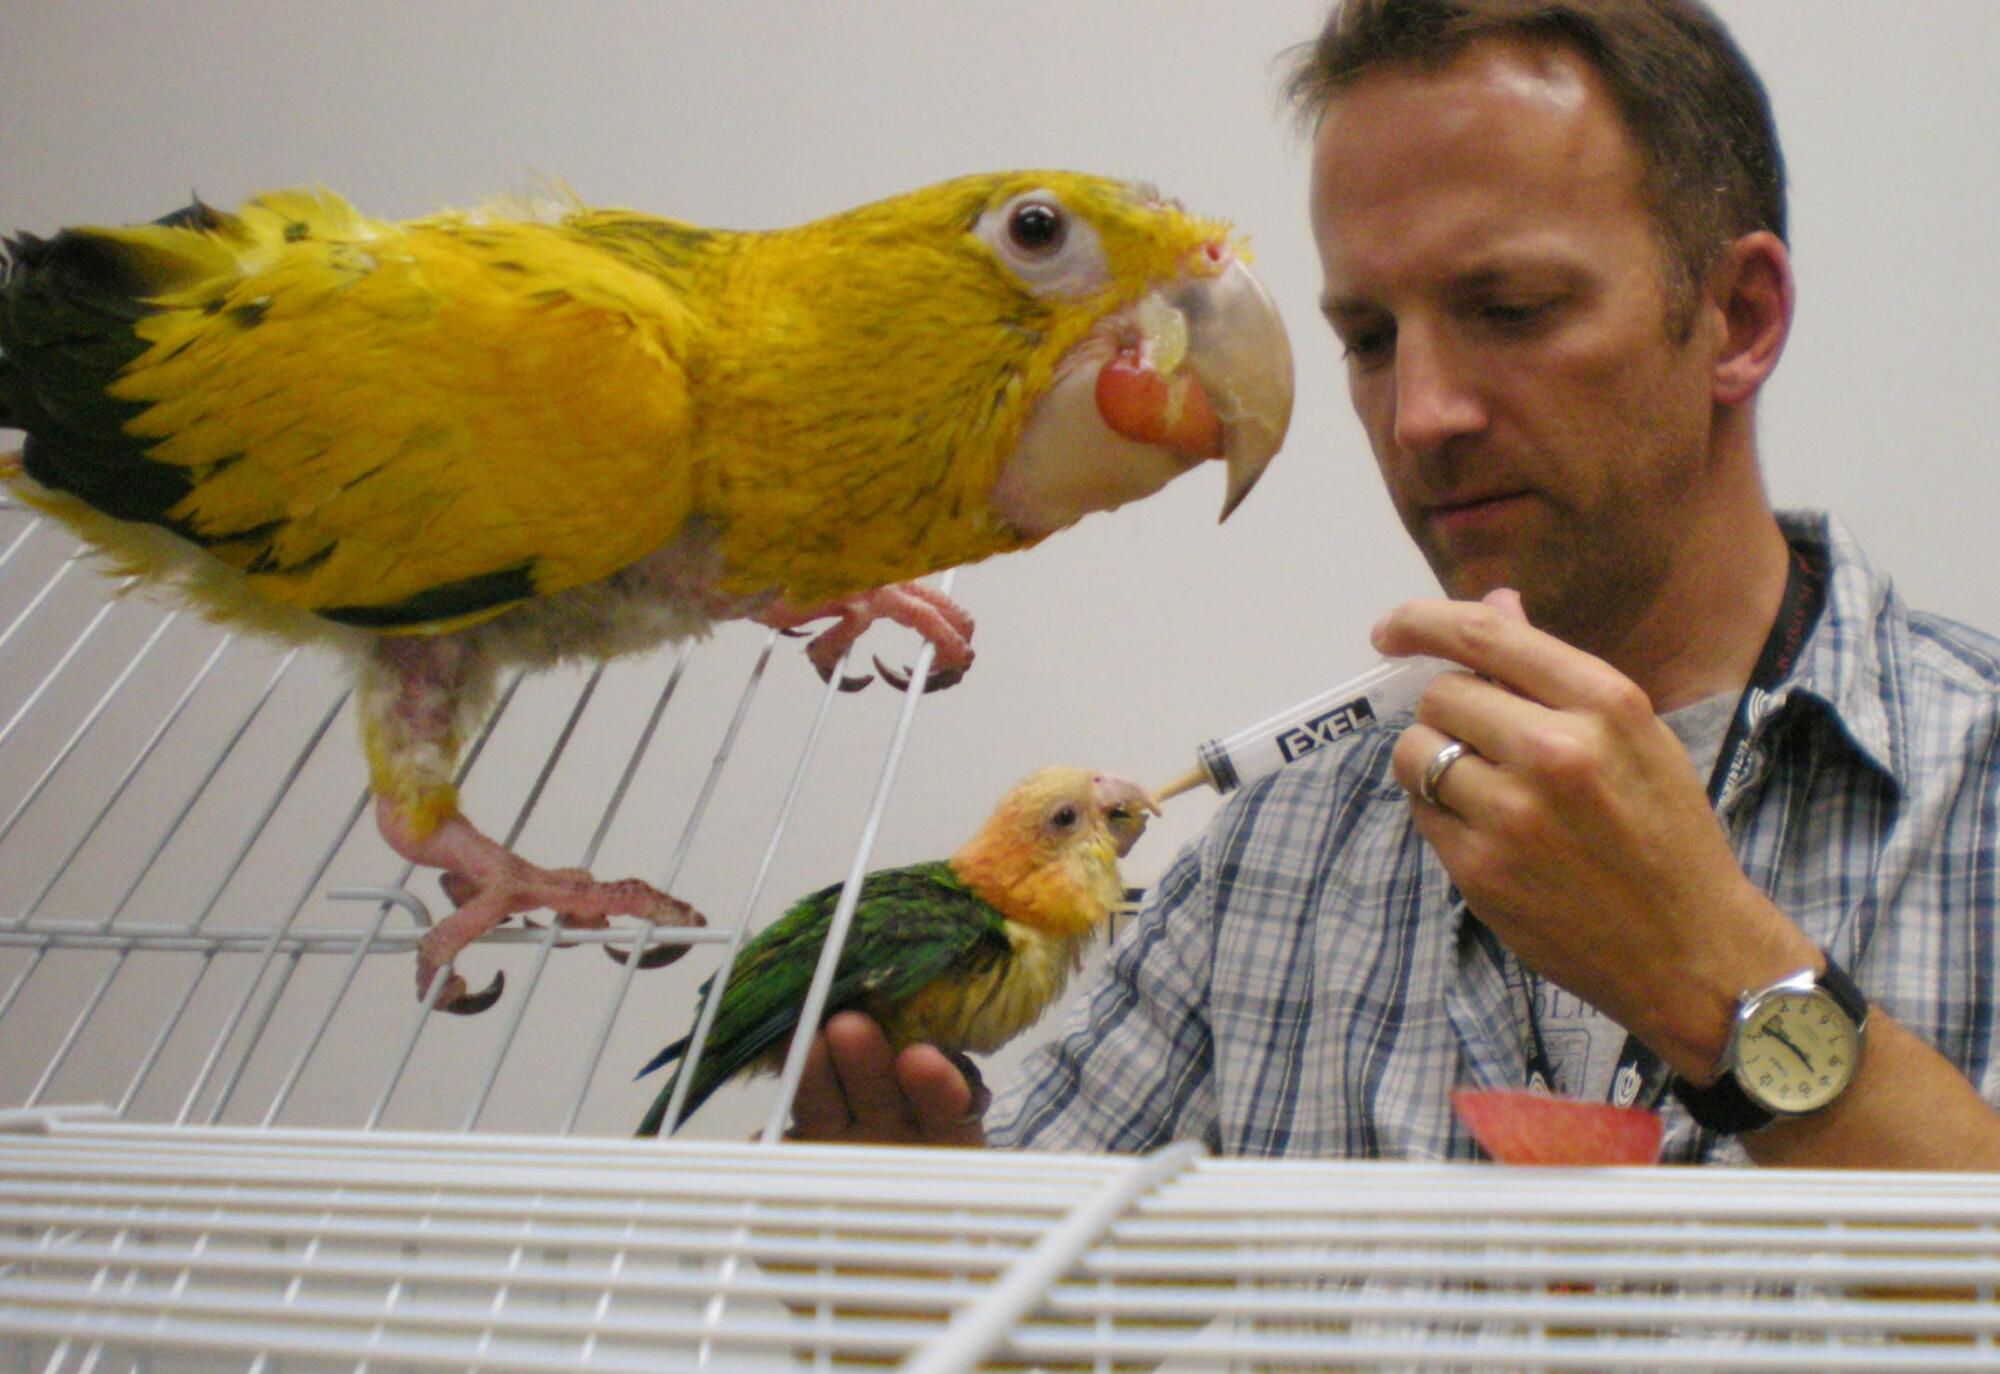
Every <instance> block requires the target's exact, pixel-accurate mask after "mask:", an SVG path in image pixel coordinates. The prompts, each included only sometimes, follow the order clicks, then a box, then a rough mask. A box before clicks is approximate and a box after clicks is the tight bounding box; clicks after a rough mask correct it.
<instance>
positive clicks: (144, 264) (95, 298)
mask: <svg viewBox="0 0 2000 1374" xmlns="http://www.w3.org/2000/svg"><path fill="white" fill-rule="evenodd" d="M190 270H191V269H190V265H189V262H188V260H187V259H185V258H178V257H176V256H175V255H172V254H168V253H161V252H153V251H146V250H144V249H142V248H140V247H137V246H134V245H130V244H128V243H126V242H125V241H122V240H119V239H115V238H112V237H110V236H108V235H105V234H102V233H98V232H95V231H92V230H88V229H65V230H63V231H62V232H61V233H59V234H57V235H56V236H55V237H54V238H51V239H44V238H38V237H36V236H35V235H32V234H18V235H15V236H14V237H12V238H10V239H7V240H6V242H5V245H4V254H3V255H0V423H5V424H7V425H9V426H10V427H12V428H15V429H21V430H25V431H27V435H28V440H27V443H26V444H25V445H23V447H22V451H21V464H22V467H23V469H24V470H25V471H26V472H27V474H28V476H30V477H32V478H33V479H34V480H35V481H37V482H39V483H40V484H41V485H43V486H45V487H48V488H50V489H51V490H55V491H65V492H69V493H70V494H72V495H74V496H76V497H78V498H79V499H81V500H83V501H85V502H87V503H89V504H90V505H92V506H94V507H96V508H97V509H98V510H101V511H103V512H104V513H105V514H107V515H111V516H115V517H117V518H118V519H121V520H138V521H146V522H149V523H152V524H159V525H165V526H167V527H168V528H170V529H176V531H177V532H180V531H179V530H178V527H177V526H176V524H175V522H174V521H173V520H172V519H171V518H169V517H168V516H167V514H166V512H168V511H169V510H171V509H172V508H173V507H174V506H176V505H177V504H179V502H180V501H181V500H182V499H183V498H184V497H186V495H187V493H188V490H189V483H188V479H187V475H186V474H185V473H183V472H181V471H179V470H178V469H175V468H171V467H167V466H165V465H162V464H159V463H154V462H151V461H150V460H148V459H147V457H146V451H145V447H144V446H143V445H142V444H141V443H140V442H138V441H137V440H134V439H132V438H130V437H129V436H128V435H127V434H126V433H125V425H126V423H127V422H128V421H129V420H131V419H132V418H133V417H135V416H136V415H138V414H139V413H140V412H141V410H142V409H143V407H141V406H139V405H137V404H135V403H133V402H129V401H122V400H119V399H117V398H115V397H112V396H108V395H106V394H105V388H106V387H108V386H110V385H111V383H112V382H113V381H114V380H116V378H117V377H118V375H119V373H121V372H122V371H123V370H124V369H125V368H126V366H127V365H129V364H130V363H131V362H132V360H133V359H135V358H137V357H138V356H139V355H140V354H142V353H144V352H145V351H146V349H147V347H148V345H147V343H146V342H145V340H143V339H141V338H139V337H138V335H137V334H135V333H134V332H133V325H134V324H135V323H136V322H137V321H138V320H140V319H143V318H144V317H145V316H146V315H147V314H149V313H151V310H152V307H151V306H150V305H148V304H147V303H146V298H147V297H149V296H152V295H156V294H158V293H159V292H161V291H163V290H168V289H171V288H172V287H173V286H174V285H175V284H177V283H179V282H184V281H185V280H186V278H187V274H188V272H189V271H190Z"/></svg>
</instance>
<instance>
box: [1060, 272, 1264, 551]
mask: <svg viewBox="0 0 2000 1374" xmlns="http://www.w3.org/2000/svg"><path fill="white" fill-rule="evenodd" d="M1201 255H1202V257H1203V258H1204V259H1205V260H1206V261H1205V262H1199V263H1197V265H1196V269H1195V270H1194V271H1193V272H1191V273H1189V274H1188V275H1187V276H1184V277H1182V278H1180V279H1179V280H1177V281H1176V282H1174V283H1172V284H1170V285H1167V286H1162V287H1160V288H1159V289H1158V290H1156V291H1154V292H1152V293H1151V294H1149V295H1147V296H1146V297H1145V298H1144V299H1142V300H1141V301H1140V302H1139V304H1138V307H1137V309H1136V311H1135V312H1134V318H1135V321H1136V325H1137V332H1138V338H1137V340H1136V341H1135V342H1134V343H1133V344H1132V345H1131V346H1129V347H1127V348H1125V349H1123V350H1122V351H1121V352H1120V353H1119V355H1118V356H1117V357H1115V358H1113V359H1112V360H1111V361H1110V362H1108V363H1106V364H1105V365H1104V366H1103V368H1102V369H1100V370H1099V372H1098V375H1097V408H1098V411H1099V413H1100V414H1102V415H1103V417H1104V421H1105V423H1106V424H1107V425H1109V426H1110V427H1111V428H1112V429H1113V430H1116V431H1117V432H1118V433H1120V434H1122V435H1124V436H1125V437H1126V438H1128V439H1134V440H1138V441H1139V442H1141V443H1149V444H1159V445H1161V446H1163V447H1166V448H1169V449H1173V450H1174V451H1176V452H1179V453H1182V454H1185V455H1186V456H1187V457H1189V458H1191V459H1196V460H1200V459H1206V458H1220V459H1222V460H1223V463H1224V464H1225V465H1226V466H1227V468H1228V470H1229V484H1228V489H1227V490H1226V491H1225V492H1224V494H1223V500H1222V519H1224V520H1227V519H1228V518H1229V513H1230V512H1231V511H1233V510H1235V509H1236V507H1237V506H1238V505H1240V504H1241V503H1242V501H1243V498H1244V497H1245V496H1248V495H1249V494H1250V489H1251V488H1252V487H1254V486H1256V485H1257V479H1258V478H1259V477H1261V476H1263V474H1264V469H1265V468H1266V467H1268V466H1269V465H1270V462H1271V459H1272V457H1273V456H1275V455H1276V453H1277V452H1278V448H1279V446H1280V445H1281V444H1282V443H1284V439H1285V430H1286V428H1287V427H1288V426H1289V425H1290V424H1291V419H1292V347H1291V341H1290V339H1289V338H1287V336H1286V334H1285V325H1284V321H1283V320H1282V319H1280V318H1279V316H1278V309H1277V307H1276V306H1275V305H1274V304H1272V301H1271V297H1270V293H1268V292H1267V291H1265V290H1264V284H1263V283H1262V282H1260V281H1258V280H1257V277H1256V275H1255V274H1254V273H1252V272H1251V271H1250V269H1249V267H1248V266H1246V265H1245V264H1244V262H1243V260H1242V259H1241V258H1240V257H1239V256H1237V254H1236V252H1235V250H1234V249H1233V248H1232V247H1231V246H1230V245H1229V244H1228V243H1226V242H1224V241H1222V240H1216V241H1214V242H1212V243H1210V244H1208V245H1207V246H1206V247H1204V248H1203V249H1202V250H1201ZM1218 264H1219V265H1220V266H1219V268H1218V266H1217V265H1218Z"/></svg>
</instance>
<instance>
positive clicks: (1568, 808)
mask: <svg viewBox="0 0 2000 1374" xmlns="http://www.w3.org/2000/svg"><path fill="white" fill-rule="evenodd" d="M1375 647H1376V648H1378V649H1380V650H1381V651H1382V652H1383V653H1386V654H1416V653H1421V654H1434V655H1437V656H1438V657H1441V658H1447V659H1451V660H1454V661H1455V662H1458V663H1460V664H1463V665H1464V666H1465V667H1467V668H1469V669H1471V672H1467V673H1446V674H1444V675H1443V676H1441V677H1439V678H1437V679H1436V680H1435V681H1434V682H1432V683H1431V684H1430V686H1429V687H1428V688H1427V689H1426V690H1425V692H1424V695H1423V698H1422V699H1421V701H1420V702H1419V703H1418V707H1417V713H1416V714H1417V723H1416V724H1414V725H1412V726H1411V727H1410V728H1409V729H1408V730H1407V731H1405V732H1404V734H1403V737H1402V739H1401V740H1400V741H1399V742H1398V743H1397V745H1396V751H1395V755H1394V762H1393V767H1394V769H1395V772H1396V777H1397V779H1398V780H1399V781H1400V782H1401V783H1402V784H1403V786H1404V787H1406V788H1408V789H1409V791H1410V792H1411V794H1412V796H1413V797H1415V796H1417V795H1418V791H1419V786H1420V784H1421V781H1422V778H1423V774H1424V771H1425V769H1426V767H1427V766H1428V765H1429V764H1430V761H1431V760H1432V759H1433V758H1434V757H1436V755H1437V753H1438V750H1440V749H1441V748H1443V747H1444V746H1445V745H1446V744H1447V743H1449V742H1450V741H1451V740H1453V739H1457V740H1461V741H1463V742H1464V744H1465V746H1466V749H1467V750H1468V752H1467V753H1466V754H1465V755H1464V756H1463V757H1461V758H1460V759H1459V760H1458V761H1457V762H1456V763H1454V764H1452V765H1451V767H1450V768H1449V770H1448V771H1447V772H1446V773H1445V774H1444V775H1443V777H1442V778H1441V779H1440V780H1438V782H1437V787H1436V796H1437V804H1436V805H1429V804H1426V803H1424V802H1422V801H1414V802H1413V805H1414V806H1415V808H1416V813H1415V820H1416V826H1417V829H1418V831H1419V833H1421V834H1422V835H1423V837H1424V838H1425V839H1426V840H1427V841H1428V842H1429V843H1430V844H1431V846H1432V848H1433V849H1435V850H1436V851H1437V854H1438V857H1439V858H1440V859H1441V860H1442V861H1443V863H1444V866H1445V868H1446V869H1447V870H1448V871H1449V872H1450V873H1451V876H1452V878H1453V880H1454V881H1456V882H1457V884H1458V888H1459V891H1460V892H1461V893H1463V894H1464V896H1465V898H1466V900H1467V901H1468V902H1469V903H1470V905H1471V907H1472V910H1473V911H1474V912H1475V913H1476V914H1477V915H1478V917H1479V919H1480V920H1481V921H1483V922H1484V923H1485V924H1486V925H1487V926H1488V927H1489V928H1490V929H1491V930H1492V931H1493V933H1494V934H1495V935H1497V936H1498V937H1499V938H1500V939H1501V941H1502V942H1503V943H1505V944H1506V945H1507V946H1508V947H1509V948H1510V949H1512V950H1513V951H1514V952H1515V954H1517V955H1518V956H1519V957H1520V959H1521V961H1522V962H1523V963H1525V964H1526V965H1527V966H1528V967H1529V968H1531V969H1533V970H1535V971H1536V972H1537V973H1539V974H1540V975H1542V976H1543V977H1545V978H1547V979H1549V980H1550V981H1552V982H1554V983H1556V984H1558V985H1560V986H1562V987H1564V988H1567V989H1568V990H1569V991H1571V992H1573V993H1575V994H1576V995H1577V996H1579V997H1581V998H1583V999H1584V1000H1585V1001H1587V1002H1589V1003H1591V1004H1592V1005H1593V1006H1595V1007H1597V1008H1598V1009H1599V1010H1601V1011H1603V1012H1605V1013H1606V1014H1607V1015H1609V1016H1610V1017H1611V1018H1612V1019H1613V1020H1615V1021H1617V1022H1619V1023H1620V1024H1621V1025H1624V1026H1625V1027H1627V1028H1628V1029H1630V1030H1632V1031H1633V1032H1635V1033H1636V1034H1637V1035H1638V1036H1639V1037H1640V1039H1642V1040H1644V1041H1646V1043H1648V1044H1649V1045H1651V1046H1652V1047H1653V1048H1654V1049H1655V1050H1657V1051H1658V1052H1659V1053H1660V1054H1661V1055H1662V1056H1663V1057H1664V1058H1666V1059H1667V1060H1668V1061H1669V1062H1671V1063H1672V1064H1673V1065H1674V1067H1675V1068H1676V1069H1678V1070H1680V1071H1681V1072H1683V1073H1686V1074H1689V1075H1690V1076H1692V1077H1694V1078H1696V1079H1697V1080H1699V1079H1702V1078H1705V1077H1706V1076H1707V1075H1708V1074H1709V1073H1710V1072H1711V1071H1712V1070H1713V1066H1714V1063H1715V1060H1716V1057H1717V1055H1718V1054H1719V1053H1720V1051H1721V1049H1722V1043H1723V1037H1724V1035H1725V1034H1726V1032H1727V1028H1728V1025H1729V1019H1730V1015H1731V1013H1732V1011H1733V1009H1734V1007H1735V1003H1736V998H1737V996H1738V994H1739V993H1740V992H1741V991H1742V990H1743V989H1744V988H1746V987H1758V986H1761V985H1762V984H1764V983H1766V982H1769V981H1771V980H1772V979H1774V978H1778V977H1782V976H1783V975H1784V974H1786V973H1790V972H1793V971H1796V970H1797V969H1800V968H1804V967H1809V966H1813V965H1815V964H1816V963H1817V961H1818V951H1817V950H1816V949H1815V948H1814V946H1813V945H1812V943H1811V941H1810V940H1808V939H1807V938H1806V936H1805V934H1804V933H1803V932H1802V931H1800V930H1799V929H1798V928H1797V927H1796V926H1794V925H1793V924H1792V923H1791V922H1790V921H1789V920H1787V919H1786V918H1785V917H1784V916H1783V915H1782V914H1781V913H1780V912H1779V911H1778V910H1777V908H1776V907H1774V906H1772V905H1771V903H1770V902H1769V901H1768V900H1767V899H1766V898H1765V897H1764V896H1763V894H1762V893H1760V892H1758V891H1757V890H1756V888H1755V887H1754V885H1753V884H1751V882H1750V881H1749V879H1748V878H1746V877H1745V876H1744V875H1743V871H1742V869H1741V867H1740V866H1739V865H1738V864H1737V861H1736V857H1735V855H1734V854H1733V853H1732V852H1731V851H1730V848H1729V843H1728V839H1727V837H1726V836H1725V835H1724V833H1723V830H1722V827H1721V826H1720V825H1719V824H1718V823H1717V821H1716V818H1715V814H1714V812H1713V811H1712V809H1711V808H1710V806H1709V802H1708V798H1707V796H1706V794H1705V791H1704V788H1703V786H1702V780H1701V779H1700V778H1698V777H1696V776H1695V772H1694V769H1693V768H1692V767H1691V766H1690V765H1689V763H1688V757H1687V752H1686V750H1685V749H1684V748H1683V747H1682V746H1681V744H1680V741H1679V740H1677V739H1676V738H1675V737H1674V734H1673V732H1672V730H1670V729H1669V728H1668V727H1667V726H1666V725H1665V724H1664V723H1662V722H1661V721H1660V719H1659V718H1658V717H1657V716H1656V715H1654V713H1653V707H1652V703H1651V701H1649V700H1648V699H1647V697H1646V694H1645V693H1644V692H1643V691H1641V690H1640V688H1639V687H1638V686H1637V684H1635V683H1633V682H1632V681H1631V680H1630V679H1629V678H1627V677H1625V676H1624V675H1623V674H1622V673H1620V672H1618V671H1617V670H1616V669H1614V668H1613V667H1612V666H1611V665H1610V664H1608V663H1605V662H1604V661H1602V660H1601V659H1597V658H1594V657H1592V656H1591V655H1589V654H1586V653H1584V652H1582V651H1581V650H1578V649H1575V648H1572V647H1571V646H1569V645H1567V644H1564V643H1563V642H1562V641H1560V640H1558V639H1556V638H1555V637H1553V636H1551V635H1548V634H1544V633H1543V632H1541V631H1539V630H1537V629H1535V628H1534V627H1532V626H1531V625H1529V624H1528V623H1527V619H1526V617H1525V616H1524V615H1523V614H1522V613H1521V609H1520V601H1519V598H1518V597H1517V596H1515V594H1514V593H1512V592H1510V591H1504V590H1503V591H1499V592H1495V593H1492V594H1491V595H1489V596H1488V598H1487V599H1486V601H1485V602H1484V603H1477V602H1464V601H1416V602H1410V603H1407V604H1405V605H1402V606H1399V607H1397V608H1396V609H1395V610H1393V611H1391V612H1390V613H1389V615H1388V616H1387V617H1386V618H1384V620H1383V621H1382V623H1381V624H1380V625H1378V626H1377V627H1376V632H1375Z"/></svg>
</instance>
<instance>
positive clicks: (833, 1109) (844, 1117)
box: [792, 1023, 873, 1140]
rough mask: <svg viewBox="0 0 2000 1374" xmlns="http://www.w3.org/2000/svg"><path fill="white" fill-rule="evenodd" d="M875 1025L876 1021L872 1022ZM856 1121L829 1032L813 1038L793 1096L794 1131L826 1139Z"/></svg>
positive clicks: (793, 1132) (794, 1132)
mask: <svg viewBox="0 0 2000 1374" xmlns="http://www.w3.org/2000/svg"><path fill="white" fill-rule="evenodd" d="M870 1024H873V1023H870ZM853 1124H854V1117H853V1114H852V1113H851V1112H849V1111H848V1110H847V1094H846V1093H845V1092H843V1091H842V1090H841V1086H840V1077H839V1075H838V1074H836V1073H835V1072H834V1068H833V1057H832V1055H831V1053H830V1052H829V1051H828V1048H827V1042H826V1032H825V1031H821V1032H820V1033H819V1034H818V1035H815V1036H814V1037H813V1042H812V1048H811V1049H809V1050H807V1051H806V1066H805V1070H804V1072H803V1073H801V1074H800V1076H799V1090H798V1092H797V1093H796V1094H795V1095H794V1096H793V1098H792V1134H794V1135H797V1136H801V1137H803V1138H805V1139H807V1140H825V1139H828V1138H830V1137H833V1136H837V1135H839V1134H840V1133H841V1132H843V1131H845V1130H846V1129H847V1128H848V1127H849V1126H851V1125H853Z"/></svg>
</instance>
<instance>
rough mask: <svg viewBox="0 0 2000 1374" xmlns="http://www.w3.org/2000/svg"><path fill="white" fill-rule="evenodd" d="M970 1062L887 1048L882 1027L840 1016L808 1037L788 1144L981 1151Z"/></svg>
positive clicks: (929, 1048)
mask: <svg viewBox="0 0 2000 1374" xmlns="http://www.w3.org/2000/svg"><path fill="white" fill-rule="evenodd" d="M970 1068H971V1065H970V1062H969V1061H965V1062H963V1063H955V1062H953V1060H952V1059H951V1058H950V1057H949V1056H947V1055H946V1054H945V1053H944V1052H943V1051H942V1050H940V1049H938V1048H937V1047H936V1046H934V1045H911V1046H909V1047H908V1048H906V1049H905V1050H903V1052H902V1053H901V1054H894V1053H892V1052H891V1051H890V1049H889V1042H888V1040H887V1039H885V1038H884V1037H883V1034H882V1028H881V1027H880V1026H877V1025H876V1024H875V1022H874V1021H872V1020H870V1019H869V1018H868V1017H866V1016H863V1015H862V1014H861V1013H860V1012H855V1011H844V1012H841V1013H840V1014H839V1015H838V1016H835V1017H833V1018H832V1019H831V1020H829V1021H828V1022H827V1023H826V1025H825V1026H824V1027H823V1028H822V1029H821V1030H820V1033H819V1034H818V1035H817V1036H815V1037H814V1038H813V1046H812V1050H811V1051H810V1052H809V1053H808V1054H807V1055H806V1065H805V1072H804V1074H803V1076H802V1077H801V1078H800V1079H799V1091H798V1095H797V1096H796V1097H795V1098H794V1099H793V1101H792V1129H791V1130H790V1131H788V1132H787V1133H786V1138H787V1139H790V1140H810V1141H816V1142H820V1143H823V1144H850V1145H861V1144H867V1145H970V1146H977V1145H984V1144H985V1143H986V1136H985V1131H984V1129H983V1128H982V1126H981V1124H980V1123H981V1118H983V1117H984V1116H985V1114H986V1107H987V1104H988V1101H989V1096H990V1095H989V1094H988V1093H987V1091H986V1088H985V1086H984V1085H983V1084H981V1083H980V1082H979V1081H978V1075H977V1073H976V1071H975V1072H973V1073H972V1074H971V1076H970V1077H968V1074H967V1072H966V1070H969V1069H970Z"/></svg>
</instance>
